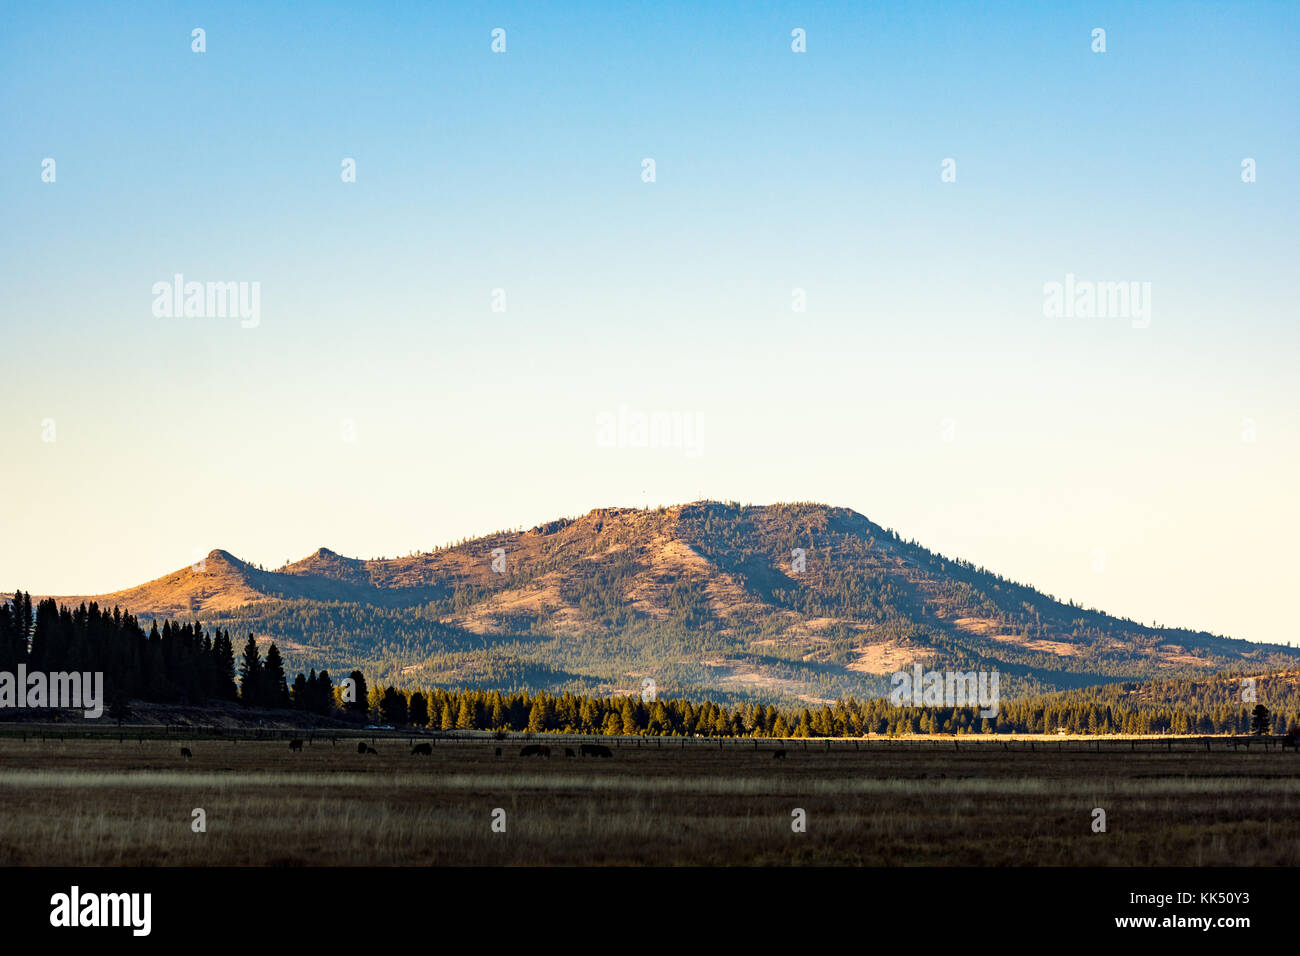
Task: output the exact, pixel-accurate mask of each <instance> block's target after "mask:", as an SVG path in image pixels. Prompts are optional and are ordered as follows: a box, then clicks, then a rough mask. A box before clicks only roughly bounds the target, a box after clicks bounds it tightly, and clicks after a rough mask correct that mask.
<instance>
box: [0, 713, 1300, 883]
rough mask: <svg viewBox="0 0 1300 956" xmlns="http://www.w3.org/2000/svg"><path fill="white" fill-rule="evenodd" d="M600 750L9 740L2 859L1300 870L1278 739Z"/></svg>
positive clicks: (1297, 768) (1298, 763)
mask: <svg viewBox="0 0 1300 956" xmlns="http://www.w3.org/2000/svg"><path fill="white" fill-rule="evenodd" d="M368 739H369V738H368ZM608 742H610V743H611V744H617V746H616V749H614V753H613V756H612V757H611V758H608V759H602V758H595V757H590V758H582V757H577V758H566V757H565V756H564V748H565V746H573V747H574V748H576V747H577V742H575V741H572V740H569V739H566V738H564V737H552V738H550V739H548V740H547V743H549V744H550V746H551V750H552V756H551V757H550V758H549V759H546V758H538V757H528V758H525V757H520V756H519V746H520V742H519V741H494V740H491V739H477V740H468V741H466V740H461V741H446V740H443V741H438V742H436V744H435V746H434V747H433V753H432V755H431V756H412V755H411V754H410V753H409V745H408V743H407V739H406V738H401V739H383V738H379V739H376V740H375V741H374V745H375V749H376V750H378V751H379V752H378V754H376V755H361V754H358V753H357V752H356V745H357V741H356V739H348V738H340V739H338V741H337V743H331V742H330V740H329V739H324V740H322V739H316V740H313V741H311V742H309V743H308V744H307V745H306V746H305V747H304V748H303V750H302V752H301V753H291V752H290V750H289V748H288V745H287V742H286V741H284V740H275V741H253V740H240V741H235V740H231V739H198V740H192V741H182V740H174V739H153V740H151V739H143V740H137V739H136V738H134V737H129V738H127V739H125V740H124V741H119V740H118V738H117V737H111V738H110V737H104V738H99V739H79V738H73V737H68V738H67V739H64V740H60V739H57V738H46V739H40V738H38V737H29V738H28V739H26V740H23V739H19V738H17V737H9V738H4V739H0V801H2V802H3V806H4V809H5V812H4V814H3V816H2V817H0V863H3V864H6V865H28V866H33V865H34V866H42V865H50V866H54V865H58V866H101V865H103V866H120V865H145V866H152V865H166V866H219V865H224V866H230V865H234V866H336V865H403V866H425V865H486V866H497V865H538V864H551V865H641V864H651V865H683V864H704V865H759V866H769V865H884V866H913V865H938V866H943V865H963V866H973V865H974V866H1007V865H1011V866H1067V865H1068V866H1087V865H1101V866H1109V865H1135V866H1154V865H1173V866H1198V867H1199V866H1260V865H1266V866H1267V865H1272V866H1282V865H1292V866H1293V865H1297V864H1300V756H1297V755H1295V754H1294V753H1290V752H1279V751H1278V750H1276V749H1273V750H1270V751H1263V750H1261V749H1260V748H1259V747H1258V746H1257V747H1253V748H1251V749H1249V750H1247V749H1246V748H1238V749H1233V748H1231V747H1230V746H1227V745H1226V744H1223V743H1216V744H1215V746H1214V749H1213V750H1211V751H1209V752H1207V751H1206V750H1205V749H1204V748H1203V747H1201V746H1199V745H1198V744H1195V743H1193V742H1183V743H1180V745H1179V746H1178V747H1176V748H1172V749H1165V748H1164V745H1163V744H1161V745H1156V746H1152V745H1151V744H1150V742H1144V745H1143V746H1142V747H1137V748H1136V749H1129V748H1128V747H1126V746H1123V745H1122V742H1119V741H1108V742H1107V746H1109V747H1110V749H1089V748H1091V747H1093V745H1092V744H1091V743H1087V744H1085V743H1075V742H1073V741H1072V742H1070V743H1069V744H1066V745H1064V746H1063V745H1062V743H1061V742H1060V741H1052V740H1045V741H1040V742H1039V744H1038V745H1037V746H1035V748H1034V750H1033V751H1030V750H1028V749H1027V746H1026V745H1025V742H1024V741H1020V742H1019V743H1018V744H1017V745H1013V746H1011V747H1010V749H1007V748H1004V747H1002V746H998V744H997V743H996V742H987V741H984V742H976V743H967V742H964V741H963V742H962V743H961V745H960V747H958V746H957V745H956V744H954V743H952V742H949V743H947V744H946V745H940V744H938V743H937V742H917V743H915V744H909V743H908V742H892V741H891V742H881V744H880V745H874V746H871V747H867V748H862V749H859V748H858V747H856V746H855V744H854V742H852V741H835V742H834V744H833V745H830V744H826V743H825V742H824V741H818V742H816V743H815V744H811V745H809V747H808V749H802V746H801V745H798V744H794V743H791V744H788V745H786V746H788V748H789V749H788V750H787V756H786V757H785V759H781V760H777V759H774V758H773V751H774V750H775V749H777V748H778V747H780V746H782V744H780V743H778V742H775V741H762V742H761V743H760V745H759V746H758V747H757V748H754V747H753V745H752V742H750V741H744V742H736V743H734V744H731V745H727V746H718V745H716V744H714V745H711V746H699V745H694V742H693V744H692V745H691V746H687V747H684V748H683V747H681V746H680V745H678V744H676V743H674V742H672V741H668V742H666V743H665V744H659V745H656V743H655V742H654V741H644V742H643V743H642V745H641V746H639V747H638V746H636V745H635V743H633V742H629V741H628V740H626V739H624V740H622V741H614V740H613V739H612V738H610V739H608ZM183 744H184V745H187V746H189V747H190V748H191V749H192V751H193V757H192V759H186V758H183V757H182V756H181V755H180V746H181V745H183ZM498 747H501V748H502V749H503V755H502V756H497V755H496V749H497V748H498ZM826 748H829V749H826ZM1058 748H1060V749H1058ZM1095 808H1101V809H1103V810H1104V811H1105V813H1106V830H1105V832H1094V830H1093V825H1094V813H1093V811H1094V809H1095ZM195 809H202V810H203V812H204V817H205V824H206V831H205V832H195V831H194V829H193V828H192V823H193V821H194V819H195V817H194V810H195ZM796 809H801V810H803V811H804V814H805V817H806V830H805V831H804V832H795V831H794V829H793V828H792V822H793V821H794V819H795V816H793V815H792V814H793V813H794V811H795V810H796ZM499 811H504V817H503V816H502V814H501V813H500V812H499ZM494 819H495V820H496V821H497V829H498V830H499V829H500V828H501V824H502V819H503V820H504V832H496V831H495V830H494V828H493V822H494Z"/></svg>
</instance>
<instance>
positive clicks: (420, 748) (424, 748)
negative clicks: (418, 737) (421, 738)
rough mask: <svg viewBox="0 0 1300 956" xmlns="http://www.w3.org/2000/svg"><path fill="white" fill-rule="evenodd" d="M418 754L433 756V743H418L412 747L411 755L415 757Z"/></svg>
mask: <svg viewBox="0 0 1300 956" xmlns="http://www.w3.org/2000/svg"><path fill="white" fill-rule="evenodd" d="M416 754H424V756H426V757H432V756H433V744H416V745H415V746H414V747H412V748H411V756H412V757H414V756H415V755H416Z"/></svg>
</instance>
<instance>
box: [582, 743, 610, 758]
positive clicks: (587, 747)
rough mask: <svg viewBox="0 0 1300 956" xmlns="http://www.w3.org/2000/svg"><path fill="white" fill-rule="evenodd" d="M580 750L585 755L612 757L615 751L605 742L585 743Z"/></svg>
mask: <svg viewBox="0 0 1300 956" xmlns="http://www.w3.org/2000/svg"><path fill="white" fill-rule="evenodd" d="M578 752H579V753H581V754H582V755H583V756H584V757H612V756H614V751H612V750H610V749H609V748H608V747H606V746H605V745H604V744H583V745H582V746H581V747H579V748H578Z"/></svg>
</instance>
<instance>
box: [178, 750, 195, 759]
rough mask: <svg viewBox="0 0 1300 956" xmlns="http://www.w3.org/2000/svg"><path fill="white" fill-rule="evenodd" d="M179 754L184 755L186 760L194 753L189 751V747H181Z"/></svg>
mask: <svg viewBox="0 0 1300 956" xmlns="http://www.w3.org/2000/svg"><path fill="white" fill-rule="evenodd" d="M181 756H182V757H184V758H185V759H186V760H189V759H190V758H191V757H193V756H194V754H193V753H192V752H191V751H190V748H189V747H182V748H181Z"/></svg>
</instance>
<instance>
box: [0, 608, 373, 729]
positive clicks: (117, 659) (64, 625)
mask: <svg viewBox="0 0 1300 956" xmlns="http://www.w3.org/2000/svg"><path fill="white" fill-rule="evenodd" d="M19 664H24V665H26V667H27V670H28V671H29V672H31V671H44V672H58V671H63V672H71V671H80V672H86V671H90V672H101V673H103V675H104V685H105V691H106V695H107V697H108V701H109V705H110V708H109V709H110V715H111V716H118V717H120V716H125V715H126V714H127V713H128V712H129V711H128V708H127V706H126V704H127V702H128V701H131V700H137V701H146V702H150V703H160V704H203V703H208V702H212V701H234V700H238V701H239V702H240V703H242V704H243V705H244V706H246V707H271V708H275V707H279V708H292V709H295V710H302V711H307V712H310V713H314V714H320V715H323V716H324V715H330V714H333V713H334V712H335V711H342V712H343V713H345V714H346V713H351V714H352V715H354V716H356V717H358V719H361V718H364V716H365V710H366V706H365V701H366V695H367V691H366V680H365V677H364V676H363V675H362V673H361V672H360V671H353V672H352V674H351V675H350V676H351V677H352V680H353V682H354V686H355V687H356V700H357V701H358V702H359V703H351V704H349V703H348V702H347V701H345V700H343V699H342V698H343V695H342V692H341V691H342V688H341V687H340V688H336V687H335V686H334V683H333V681H331V679H330V676H329V673H328V672H327V671H323V670H322V671H321V672H320V673H319V674H318V673H317V672H316V670H315V669H314V668H313V669H312V670H311V672H310V674H298V675H297V677H296V678H295V679H294V682H293V685H292V688H290V686H289V684H288V681H287V679H286V676H285V671H284V662H283V659H282V658H281V655H280V650H279V648H278V647H276V646H275V644H274V643H272V644H271V645H270V646H269V647H268V648H267V651H266V656H265V658H263V657H262V655H261V653H260V651H259V648H258V646H257V642H256V641H255V640H254V639H253V635H252V634H249V635H248V641H247V642H246V643H245V644H244V650H243V654H242V656H241V659H240V667H239V673H238V683H236V672H235V656H234V652H233V646H232V643H231V639H230V633H229V632H228V631H223V630H220V629H216V630H214V631H212V632H211V633H208V632H207V631H205V630H204V629H203V625H202V624H201V623H199V622H197V621H196V622H194V623H193V624H189V623H186V624H181V623H178V622H173V621H170V620H168V621H164V622H163V623H162V626H161V627H159V626H158V623H157V622H156V621H155V622H154V623H153V625H152V627H150V629H149V631H148V632H147V633H146V632H145V630H144V628H143V627H141V625H140V623H139V621H138V620H137V619H136V618H135V617H134V616H133V615H131V614H124V613H123V612H122V611H121V609H120V608H116V607H115V608H113V610H112V611H107V610H104V609H101V608H100V607H99V605H98V604H96V603H95V602H91V603H90V604H84V603H83V604H82V605H81V606H79V607H77V608H70V607H66V606H64V607H60V606H59V605H58V604H57V603H56V602H55V601H54V599H53V598H46V599H45V600H43V601H40V602H39V603H38V604H37V605H36V608H35V611H34V612H33V608H32V599H31V595H30V594H26V593H24V592H22V591H19V592H17V593H16V594H15V595H14V596H13V599H12V601H4V602H0V671H8V672H10V673H14V672H16V669H17V667H18V665H19Z"/></svg>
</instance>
